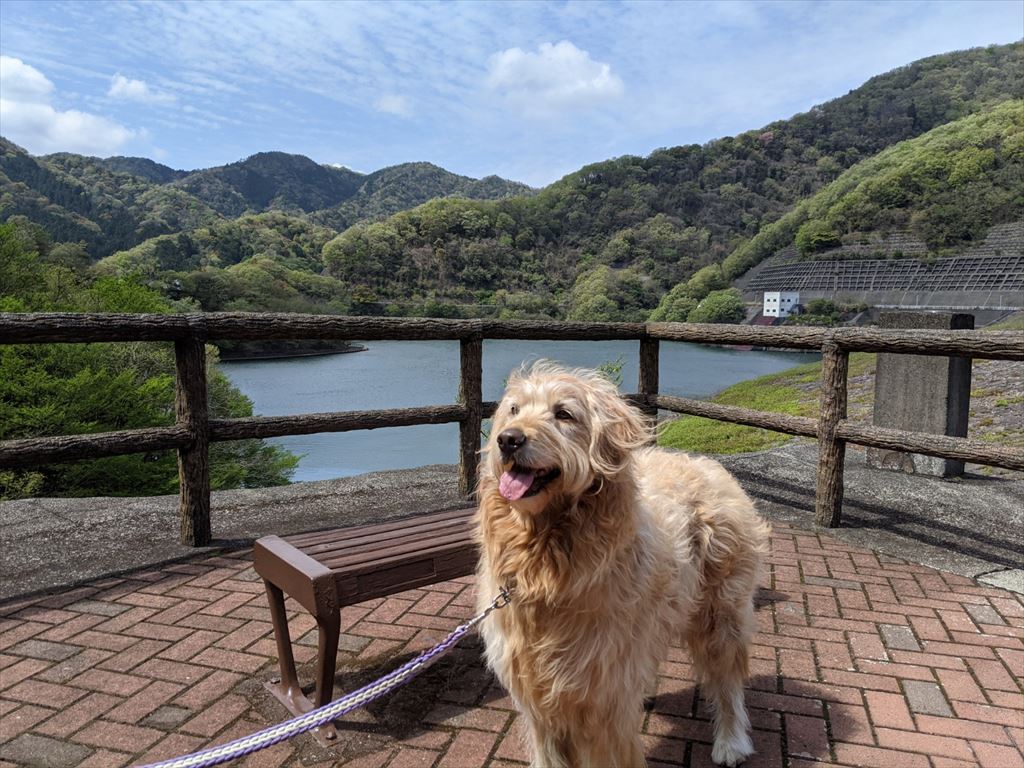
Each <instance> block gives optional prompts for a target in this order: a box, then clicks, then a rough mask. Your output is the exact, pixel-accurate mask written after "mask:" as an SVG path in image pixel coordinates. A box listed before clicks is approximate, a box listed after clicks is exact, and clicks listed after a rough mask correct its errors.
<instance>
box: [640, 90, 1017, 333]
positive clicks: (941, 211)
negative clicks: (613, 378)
mask: <svg viewBox="0 0 1024 768" xmlns="http://www.w3.org/2000/svg"><path fill="white" fill-rule="evenodd" d="M1022 116H1024V101H1020V100H1009V101H1005V102H1003V103H1002V104H999V105H997V106H995V107H993V108H991V109H987V110H984V111H982V112H980V113H978V114H974V115H970V116H968V117H964V118H962V119H960V120H956V121H953V122H951V123H949V124H947V125H943V126H940V127H938V128H935V129H933V130H931V131H929V132H928V133H926V134H924V135H923V136H920V137H918V138H915V139H910V140H908V141H904V142H901V143H899V144H897V145H895V146H893V147H890V148H888V149H886V150H884V151H882V152H880V153H879V154H878V155H876V156H875V157H872V158H869V159H867V160H864V161H862V162H860V163H858V164H857V165H855V166H854V167H853V168H851V169H850V170H848V171H846V172H845V173H843V174H842V175H841V176H840V177H839V178H838V179H836V180H835V181H834V182H832V183H831V184H829V185H827V186H826V187H825V188H824V189H822V190H820V191H819V192H817V193H816V194H814V195H812V196H810V197H809V198H807V199H806V200H804V201H802V202H801V203H800V204H799V205H797V206H796V207H795V208H794V209H793V210H792V211H790V212H789V213H787V214H786V215H785V216H783V217H782V218H781V219H779V220H778V221H777V222H774V223H772V224H770V225H769V226H767V227H765V228H764V229H762V230H761V232H759V233H758V234H757V236H756V237H754V238H752V239H751V240H750V241H749V242H747V243H744V244H743V245H742V246H741V247H739V248H738V249H736V251H735V252H733V253H732V254H731V255H730V256H729V257H728V258H726V259H725V260H724V261H723V262H722V264H721V266H720V267H719V266H717V265H716V267H715V268H714V269H713V270H705V271H703V272H702V273H699V274H697V275H695V276H694V277H693V278H691V279H690V280H688V281H687V282H685V283H681V284H680V285H678V286H676V287H675V288H673V290H672V291H671V292H670V293H669V294H667V295H666V296H665V297H664V299H663V300H662V303H661V305H660V306H659V309H658V312H657V313H656V316H655V319H659V320H674V319H679V317H678V314H679V313H678V312H677V311H673V310H672V309H671V307H672V305H673V304H674V303H675V302H678V301H679V300H680V299H681V298H682V297H686V296H689V297H693V298H698V299H699V298H701V297H702V296H704V295H706V294H707V292H708V290H710V289H712V288H716V287H721V286H723V285H725V284H727V283H728V282H730V281H732V280H734V279H736V278H737V277H739V276H740V275H742V274H743V273H744V272H746V271H747V270H748V269H750V268H751V267H753V266H754V265H756V264H759V263H760V262H761V261H763V260H764V259H766V258H768V257H769V256H771V255H772V254H773V253H775V252H777V251H779V250H781V249H783V248H786V247H788V246H790V245H794V244H795V245H796V246H797V248H798V250H799V252H800V253H801V255H802V256H803V257H805V258H813V257H814V255H815V254H816V253H818V252H820V251H823V250H826V249H831V248H835V247H837V246H839V245H840V244H841V243H843V242H850V241H856V240H858V239H859V238H861V237H862V236H864V235H865V234H866V233H868V232H872V233H887V232H892V231H896V230H907V231H910V232H911V233H913V234H915V235H917V236H918V237H920V238H921V239H922V240H924V241H925V242H926V243H927V244H928V245H929V247H930V248H931V249H934V251H936V252H940V253H941V251H942V250H943V249H946V248H950V247H955V246H958V245H963V244H965V243H969V242H974V241H978V240H981V239H982V238H984V236H985V233H986V232H987V231H988V230H989V228H990V227H992V226H993V225H996V224H1003V223H1008V222H1012V221H1017V220H1019V219H1020V215H1021V211H1022V210H1024V184H1022V180H1024V122H1022V120H1021V117H1022Z"/></svg>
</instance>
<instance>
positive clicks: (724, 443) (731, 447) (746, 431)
mask: <svg viewBox="0 0 1024 768" xmlns="http://www.w3.org/2000/svg"><path fill="white" fill-rule="evenodd" d="M874 370H875V356H874V355H871V354H865V353H857V354H853V355H851V356H850V378H851V379H855V378H856V377H858V376H864V375H871V376H872V377H873V376H874ZM820 377H821V363H820V362H819V363H807V364H805V365H798V366H797V367H795V368H790V369H788V370H785V371H782V372H780V373H773V374H769V375H768V376H761V377H760V378H757V379H751V380H749V381H741V382H740V383H739V384H734V385H733V386H731V387H729V388H728V389H725V390H722V391H721V392H719V393H718V394H717V395H715V396H714V397H713V398H711V402H713V403H720V404H722V405H736V406H742V407H744V408H754V409H756V410H759V411H774V412H776V413H787V414H791V415H793V416H811V417H817V415H818V380H819V379H820ZM792 439H793V436H792V435H784V434H782V433H780V432H771V431H769V430H767V429H757V428H756V427H745V426H742V425H740V424H730V423H728V422H724V421H714V420H712V419H703V418H700V417H699V416H683V417H681V418H678V419H674V420H673V421H670V422H667V423H666V424H665V425H663V427H662V430H661V432H660V434H659V436H658V443H659V444H660V445H664V446H666V447H669V448H681V449H683V450H685V451H693V452H695V453H711V454H724V453H747V452H749V451H763V450H765V449H767V448H774V447H775V446H777V445H782V444H783V443H786V442H788V441H790V440H792Z"/></svg>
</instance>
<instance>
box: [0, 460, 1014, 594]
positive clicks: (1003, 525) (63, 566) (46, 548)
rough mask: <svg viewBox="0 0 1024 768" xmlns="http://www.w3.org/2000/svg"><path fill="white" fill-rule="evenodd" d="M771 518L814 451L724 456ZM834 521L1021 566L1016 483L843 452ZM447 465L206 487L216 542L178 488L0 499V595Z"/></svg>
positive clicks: (95, 572)
mask: <svg viewBox="0 0 1024 768" xmlns="http://www.w3.org/2000/svg"><path fill="white" fill-rule="evenodd" d="M721 460H722V463H723V464H725V466H726V467H728V468H729V469H730V470H731V471H732V472H734V473H735V474H736V476H737V477H738V478H739V480H740V482H741V483H742V484H743V486H744V487H745V488H746V489H747V491H748V492H749V493H750V494H751V495H752V496H753V497H755V498H756V499H757V500H758V506H759V508H760V509H761V510H762V512H763V513H764V514H765V515H766V516H767V517H769V518H771V519H774V520H779V521H784V522H788V523H790V524H792V525H795V526H799V527H802V528H808V529H809V528H812V527H813V522H812V521H813V516H814V489H815V477H816V470H817V447H816V446H815V445H809V444H802V445H801V444H790V445H787V446H783V447H782V448H778V449H775V450H772V451H766V452H763V453H755V454H740V455H736V456H727V457H721ZM845 475H846V498H845V503H844V507H843V526H842V527H841V528H838V529H834V530H831V531H829V533H830V534H831V535H834V536H835V537H837V538H839V539H842V540H845V541H847V542H849V543H851V544H857V545H858V546H863V547H868V548H870V549H875V550H878V551H880V552H884V553H886V554H889V555H893V556H895V557H902V558H905V559H907V560H910V561H912V562H916V563H920V564H923V565H928V566H931V567H934V568H941V569H943V570H946V571H950V572H952V573H955V574H959V575H962V576H968V577H971V578H978V577H980V576H982V575H984V576H985V579H986V581H988V583H995V582H992V581H990V579H993V578H996V579H998V580H999V586H1005V587H1006V588H1008V589H1015V588H1016V587H1015V586H1013V585H1014V584H1018V586H1020V585H1019V582H1020V579H1016V580H1014V579H1013V578H1012V576H1009V575H1008V576H1006V577H1000V576H998V574H999V573H1000V572H1002V571H1012V570H1014V569H1017V570H1021V571H1024V481H1015V480H999V479H989V478H981V477H968V478H963V479H959V480H955V481H950V480H941V479H938V478H930V477H919V476H912V475H901V474H897V473H894V472H880V471H877V470H871V469H868V468H867V467H866V466H864V455H863V452H862V451H858V450H855V449H854V448H853V447H850V448H849V449H848V450H847V462H846V468H845ZM457 486H458V477H457V469H456V467H454V466H450V465H432V466H427V467H420V468H418V469H414V470H399V471H394V472H375V473H371V474H367V475H360V476H358V477H350V478H343V479H339V480H325V481H321V482H316V483H296V484H294V485H290V486H284V487H280V488H262V489H254V490H242V491H221V492H218V493H214V494H213V499H212V518H213V533H214V544H213V546H212V547H210V548H206V549H198V550H197V549H193V548H191V547H186V546H182V545H181V544H179V543H178V517H177V515H178V511H177V509H178V498H177V496H157V497H152V498H89V499H27V500H23V501H8V502H0V599H7V598H11V597H14V596H17V595H24V594H29V593H33V592H39V591H47V590H52V589H55V588H57V587H66V586H68V585H71V584H76V583H78V582H81V581H85V580H89V579H95V578H97V577H100V576H105V575H111V574H117V573H121V572H125V571H129V570H137V569H139V568H146V567H150V566H155V565H158V564H160V563H166V562H168V561H172V560H176V559H185V558H190V557H194V556H195V555H197V554H199V553H202V552H209V551H218V550H228V549H239V548H244V547H248V546H250V545H251V544H252V542H253V541H254V540H255V539H257V538H259V537H260V536H265V535H269V534H282V535H283V534H289V533H297V532H300V531H311V530H317V529H323V528H335V527H338V526H342V525H356V524H359V523H365V522H370V521H375V520H384V519H389V518H396V517H405V516H408V515H413V514H419V513H423V512H429V511H436V510H442V509H451V508H453V507H455V506H458V505H459V504H460V503H463V500H462V499H461V497H460V496H459V495H458V491H457Z"/></svg>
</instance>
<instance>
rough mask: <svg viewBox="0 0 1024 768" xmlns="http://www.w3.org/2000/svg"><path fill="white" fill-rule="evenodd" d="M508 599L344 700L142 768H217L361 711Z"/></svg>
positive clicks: (506, 597)
mask: <svg viewBox="0 0 1024 768" xmlns="http://www.w3.org/2000/svg"><path fill="white" fill-rule="evenodd" d="M511 599H512V596H511V593H510V592H509V590H508V589H506V588H504V587H502V588H501V591H500V593H499V594H498V596H497V597H495V598H494V599H493V600H492V601H491V604H490V605H488V606H487V608H485V609H484V610H483V611H482V612H481V613H479V614H478V615H476V616H474V617H473V618H472V619H470V620H469V621H467V622H466V623H465V624H460V625H459V626H458V627H456V628H455V630H454V631H452V633H451V634H450V635H448V637H446V638H445V639H444V640H442V641H441V642H440V643H438V644H437V645H435V646H434V647H433V648H431V649H430V650H429V651H424V652H423V653H421V654H420V655H419V656H417V657H416V658H415V659H413V660H412V661H410V662H408V663H406V664H403V665H402V666H401V667H399V668H398V669H396V670H394V671H393V672H389V673H388V674H386V675H385V676H384V677H382V678H380V679H379V680H377V681H376V682H373V683H370V684H369V685H366V686H363V687H362V688H360V689H359V690H357V691H354V692H352V693H350V694H348V695H347V696H342V697H341V698H340V699H335V700H334V701H332V702H330V703H329V704H325V705H324V706H322V707H320V708H318V709H314V710H312V711H310V712H307V713H306V714H304V715H300V716H299V717H294V718H292V719H291V720H287V721H285V722H283V723H280V724H279V725H274V726H271V727H270V728H264V729H263V730H262V731H257V732H256V733H254V734H252V735H250V736H244V737H242V738H241V739H235V740H234V741H230V742H228V743H227V744H222V745H221V746H219V747H211V748H209V749H204V750H201V751H199V752H193V753H192V754H191V755H184V756H182V757H176V758H174V759H172V760H164V761H162V762H159V763H152V764H150V765H147V766H144V767H143V768H206V766H211V765H220V764H221V763H226V762H227V761H228V760H234V759H235V758H237V757H242V756H244V755H248V754H250V753H252V752H257V751H259V750H261V749H266V748H267V747H270V746H273V745H274V744H278V743H280V742H282V741H285V740H287V739H290V738H291V737H292V736H297V735H299V734H300V733H305V732H306V731H311V730H313V729H314V728H317V727H319V726H321V725H324V724H325V723H329V722H330V721H332V720H335V719H337V718H339V717H341V716H343V715H346V714H348V713H349V712H351V711H352V710H354V709H359V708H360V707H364V706H366V705H367V704H369V703H370V702H372V701H375V700H377V699H379V698H380V697H381V696H384V695H385V694H388V693H390V692H391V691H393V690H395V689H396V688H398V687H399V686H401V685H404V684H405V683H407V682H409V681H410V680H412V679H413V678H414V677H416V675H418V674H419V673H420V672H422V671H423V670H424V669H426V668H427V667H428V666H429V665H430V664H431V663H433V662H434V661H435V660H436V659H438V658H440V657H441V656H443V655H444V654H446V653H447V652H448V651H450V650H451V649H452V647H453V646H454V645H455V644H456V643H457V642H459V640H461V639H462V638H463V637H464V636H465V635H466V633H468V632H469V631H470V630H471V629H473V627H475V626H476V625H477V624H479V623H480V622H481V621H483V620H484V619H485V618H487V616H488V615H489V614H490V613H491V611H494V610H496V609H498V608H504V607H505V606H506V605H508V604H509V602H510V601H511Z"/></svg>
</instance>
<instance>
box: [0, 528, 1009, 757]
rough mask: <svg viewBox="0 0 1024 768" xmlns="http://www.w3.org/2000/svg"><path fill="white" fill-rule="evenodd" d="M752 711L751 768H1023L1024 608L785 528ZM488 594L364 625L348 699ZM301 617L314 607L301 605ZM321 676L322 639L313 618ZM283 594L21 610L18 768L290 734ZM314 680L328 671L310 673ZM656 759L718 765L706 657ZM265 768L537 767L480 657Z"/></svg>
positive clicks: (205, 594) (160, 584) (169, 596)
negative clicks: (703, 671)
mask: <svg viewBox="0 0 1024 768" xmlns="http://www.w3.org/2000/svg"><path fill="white" fill-rule="evenodd" d="M773 547H774V551H773V555H772V563H771V565H772V568H771V574H770V582H768V583H767V584H766V585H765V587H766V588H765V589H764V590H763V591H762V593H761V596H760V599H759V604H760V610H759V617H760V627H761V631H760V633H759V634H758V637H757V644H756V648H755V650H754V664H753V678H752V680H751V682H750V686H749V688H748V693H747V703H748V706H749V708H750V715H751V720H752V721H753V724H754V728H755V732H754V741H755V743H756V745H757V749H758V754H757V756H756V757H755V758H753V759H752V760H751V761H750V762H749V763H748V765H751V766H778V767H779V768H782V767H783V766H788V767H789V768H812V767H813V766H818V765H822V764H825V765H844V766H877V767H878V768H902V767H903V766H907V767H911V768H917V767H918V766H920V768H960V767H962V766H974V765H981V766H986V767H989V768H1013V767H1014V766H1017V767H1020V766H1024V757H1022V754H1024V695H1022V678H1024V601H1022V599H1021V597H1020V596H1019V595H1016V594H1014V593H1011V592H1004V591H1000V590H998V589H994V588H990V587H981V586H978V585H977V584H976V583H975V582H973V581H971V580H969V579H966V578H963V577H959V576H953V575H950V574H947V573H941V572H938V571H934V570H930V569H928V568H924V567H921V566H916V565H912V564H907V563H905V562H903V561H899V560H896V559H894V558H889V557H884V556H880V555H876V554H874V553H872V552H870V551H867V550H864V549H860V548H856V547H852V546H848V545H845V544H841V543H839V542H837V541H835V540H833V539H831V538H829V537H828V536H825V535H816V534H814V533H808V532H805V531H800V530H798V529H794V528H788V527H786V526H783V525H776V529H775V534H774V536H773ZM472 590H473V587H472V582H471V580H469V579H466V580H460V581H456V582H446V583H442V584H437V585H435V586H433V587H431V588H429V589H423V590H415V591H412V592H406V593H403V594H401V595H398V596H396V597H393V598H390V599H387V600H377V601H372V602H369V603H365V604H363V605H359V606H354V607H351V608H347V609H346V610H345V611H344V613H343V627H344V630H345V634H344V635H343V636H342V643H341V647H342V655H343V657H344V658H343V663H342V665H341V667H340V669H339V675H338V683H339V688H340V689H343V690H350V689H351V688H353V687H355V686H357V685H359V684H361V683H363V682H366V681H369V680H371V679H374V678H375V677H376V676H377V675H378V674H379V673H381V672H382V671H384V670H386V669H388V668H390V667H392V666H394V665H395V663H396V662H397V661H399V660H404V659H406V658H408V655H409V654H411V653H413V652H415V651H417V650H419V649H422V648H425V647H429V646H430V645H432V644H433V643H435V642H436V641H437V640H438V639H439V638H440V637H442V636H443V635H444V633H445V632H446V631H447V630H450V629H452V628H454V626H455V625H456V624H458V623H459V621H460V620H462V619H463V618H465V617H467V616H469V615H470V613H471V611H472V605H473V596H472ZM292 608H293V609H294V608H296V606H294V605H293V606H292ZM292 615H293V616H294V619H293V631H294V632H295V634H296V635H297V636H301V640H300V641H299V644H298V646H297V650H296V657H297V659H298V661H300V662H301V663H308V662H309V661H310V660H311V659H312V657H313V654H314V647H313V645H312V643H315V632H312V633H311V632H310V630H311V629H312V627H313V622H312V621H311V620H310V619H309V617H308V616H306V615H305V614H303V613H302V612H300V611H299V610H294V611H293V614H292ZM275 668H276V667H275V659H274V644H273V638H272V636H271V633H270V624H269V618H268V613H267V608H266V603H265V598H264V595H263V588H262V583H261V582H260V581H259V580H258V579H257V577H256V576H255V574H254V573H253V571H252V568H251V567H250V561H249V557H248V553H239V554H234V555H231V556H227V557H215V558H206V559H198V560H196V561H195V562H192V563H187V564H180V565H170V566H167V567H164V568H160V569H156V570H149V571H144V572H136V573H132V574H131V575H129V576H126V577H123V578H110V579H105V580H101V581H96V582H93V583H91V584H89V585H88V586H85V587H81V588H77V589H74V590H68V591H65V592H62V593H59V594H56V595H51V596H47V597H39V598H33V599H26V600H22V601H17V602H9V603H6V604H3V605H0V718H2V726H0V767H3V768H5V767H6V766H12V765H33V766H34V765H39V766H43V765H45V766H75V765H82V766H122V765H129V764H133V763H136V762H148V761H153V760H157V759H161V758H166V757H170V756H174V755H176V754H180V753H184V752H187V751H190V750H194V749H197V748H200V747H203V746H206V745H210V744H215V743H219V742H223V741H226V740H229V739H232V738H236V737H238V736H241V735H244V734H247V733H249V732H251V731H254V730H257V729H258V728H260V727H263V726H265V725H268V724H270V723H273V722H276V721H278V720H280V719H283V717H284V712H283V709H282V708H281V707H280V706H279V705H278V704H277V702H276V701H275V700H273V699H272V698H271V697H270V696H269V694H267V693H266V692H265V691H264V690H263V688H262V685H261V683H262V681H264V680H266V679H269V678H270V677H271V676H273V673H274V671H275ZM304 671H305V672H306V673H307V678H306V679H308V673H309V669H308V666H307V667H306V668H305V669H304ZM661 674H662V676H661V678H660V690H659V695H658V698H657V702H656V706H655V708H654V711H652V712H651V713H650V714H649V716H648V717H647V720H646V723H645V726H644V739H645V742H646V744H647V751H648V755H649V758H650V761H651V764H652V765H654V766H661V765H665V766H668V765H673V766H676V765H683V766H694V767H696V766H704V765H710V744H709V742H710V728H709V722H708V713H707V710H706V708H705V707H704V705H703V703H702V702H701V700H700V697H699V691H698V690H697V689H696V687H695V685H694V681H693V677H692V674H691V669H690V665H689V663H688V660H687V657H686V655H685V654H684V653H683V652H682V651H680V650H678V649H674V650H673V651H672V653H671V656H670V658H669V659H668V660H667V661H666V662H665V664H664V666H663V667H662V670H661ZM341 730H342V735H341V738H340V740H339V744H338V746H336V747H333V748H332V749H331V750H325V749H323V748H321V747H319V746H318V745H317V744H316V742H315V741H313V739H312V738H311V737H309V736H303V737H300V738H299V739H296V740H295V741H294V742H292V743H291V744H287V745H279V746H278V747H275V748H272V749H270V750H267V751H265V752H262V753H259V754H257V755H253V756H250V757H249V758H247V759H246V760H245V761H242V763H241V764H242V765H245V766H280V765H285V766H312V765H332V764H342V763H344V764H347V765H351V766H358V767H359V768H383V767H384V766H388V767H389V768H406V767H410V768H411V767H413V766H424V768H428V767H429V766H437V768H448V767H449V766H451V767H455V766H481V765H490V766H495V767H498V766H501V767H503V768H511V767H512V766H515V765H520V764H521V763H522V762H523V761H525V759H526V753H525V752H524V749H523V745H522V743H521V740H520V728H519V725H518V723H517V721H516V716H515V714H514V712H513V711H512V707H511V703H510V701H509V700H508V698H507V697H505V696H504V694H503V693H502V691H500V690H499V689H497V688H496V687H495V685H494V682H493V680H492V678H491V676H490V675H489V674H488V673H487V671H486V670H485V669H484V667H483V665H482V664H481V661H480V649H479V646H478V643H477V642H476V641H475V640H474V641H468V642H464V643H463V645H462V646H461V647H460V648H458V649H457V650H456V652H455V653H453V654H452V655H450V656H448V657H447V658H446V659H445V660H443V661H442V662H440V663H439V664H438V665H436V666H435V667H433V668H432V669H431V670H429V671H428V672H427V673H426V674H425V675H424V676H423V677H421V678H420V679H418V680H417V681H415V682H413V683H412V684H411V685H410V686H409V687H407V688H405V689H403V690H402V691H401V692H399V693H398V694H396V695H394V696H392V697H391V698H389V699H387V700H385V701H382V702H379V703H377V704H376V705H374V706H373V707H372V708H371V709H370V710H369V711H363V712H359V713H356V714H355V715H354V716H352V717H350V718H349V719H348V721H347V722H346V723H344V724H343V725H342V726H341Z"/></svg>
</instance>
